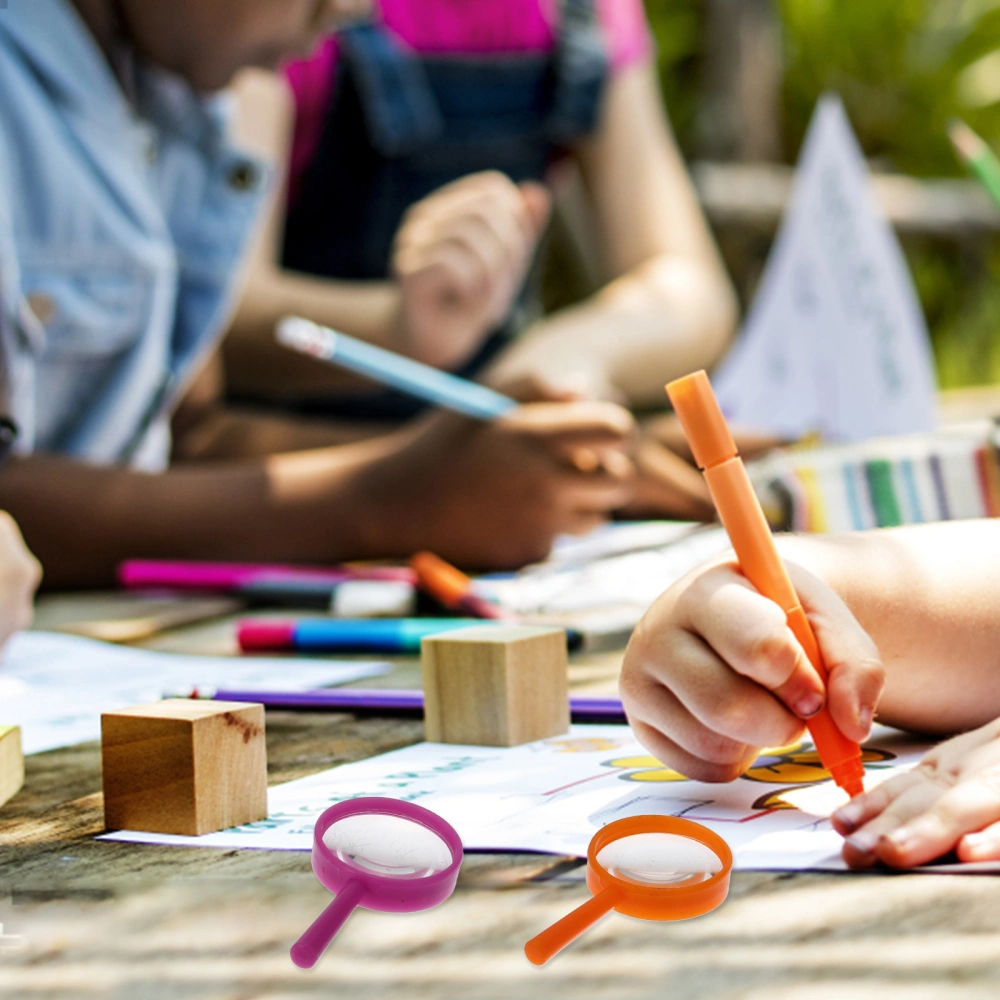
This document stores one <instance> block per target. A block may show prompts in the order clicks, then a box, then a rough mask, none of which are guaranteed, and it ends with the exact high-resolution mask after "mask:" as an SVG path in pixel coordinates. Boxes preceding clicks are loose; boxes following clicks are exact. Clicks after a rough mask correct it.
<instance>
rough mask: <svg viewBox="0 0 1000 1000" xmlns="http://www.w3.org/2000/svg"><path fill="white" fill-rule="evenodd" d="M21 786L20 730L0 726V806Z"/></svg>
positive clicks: (22, 767) (22, 760)
mask: <svg viewBox="0 0 1000 1000" xmlns="http://www.w3.org/2000/svg"><path fill="white" fill-rule="evenodd" d="M23 784H24V754H22V753H21V730H20V729H18V728H17V726H0V806H2V805H3V804H4V803H5V802H7V801H8V800H9V799H12V798H13V797H14V796H15V795H17V793H18V792H19V791H20V790H21V786H22V785H23Z"/></svg>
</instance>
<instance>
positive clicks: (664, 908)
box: [524, 816, 733, 965]
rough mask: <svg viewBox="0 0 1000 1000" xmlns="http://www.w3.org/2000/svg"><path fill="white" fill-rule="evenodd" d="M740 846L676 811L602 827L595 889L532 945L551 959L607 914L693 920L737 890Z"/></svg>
mask: <svg viewBox="0 0 1000 1000" xmlns="http://www.w3.org/2000/svg"><path fill="white" fill-rule="evenodd" d="M732 870H733V852H732V851H731V850H730V849H729V845H728V844H727V843H726V842H725V841H724V840H723V839H722V838H721V837H720V836H719V835H718V834H716V833H713V832H712V831H711V830H709V829H707V828H706V827H703V826H702V825H701V824H699V823H692V822H691V820H687V819H676V818H674V817H673V816H633V817H631V818H629V819H620V820H616V821H615V822H614V823H609V824H608V825H607V826H605V827H603V828H602V829H600V830H598V831H597V833H596V834H594V838H593V839H592V840H591V842H590V846H589V847H588V848H587V887H588V888H589V889H590V891H591V892H592V893H593V894H594V895H593V899H589V900H587V902H586V903H584V904H583V905H582V906H580V907H577V909H575V910H574V911H573V912H572V913H569V914H567V915H566V916H565V917H563V918H562V920H559V921H557V922H556V923H554V924H553V925H552V926H551V927H550V928H549V929H548V930H545V931H542V933H541V934H539V935H538V936H537V937H534V938H532V939H531V940H530V941H529V942H528V943H527V944H526V945H525V946H524V953H525V955H527V956H528V961H530V962H533V963H534V964H535V965H544V964H545V963H546V962H547V961H548V960H549V959H550V958H552V957H553V955H555V954H557V953H558V952H560V951H562V949H563V948H565V947H566V945H568V944H569V943H570V942H572V941H575V940H576V939H577V938H578V937H579V936H580V935H581V934H582V933H583V932H584V931H585V930H586V929H587V928H588V927H591V926H592V925H593V924H595V923H597V921H598V920H600V919H601V917H603V916H604V915H605V914H606V913H609V912H610V911H611V910H617V912H618V913H623V914H625V916H628V917H641V918H642V919H643V920H687V919H688V918H689V917H699V916H701V915H702V914H703V913H708V912H709V911H710V910H714V909H715V908H716V907H717V906H719V905H720V904H721V903H722V902H724V900H725V898H726V896H727V895H728V894H729V876H730V874H731V873H732Z"/></svg>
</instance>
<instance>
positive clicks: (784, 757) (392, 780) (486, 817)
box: [105, 726, 969, 870]
mask: <svg viewBox="0 0 1000 1000" xmlns="http://www.w3.org/2000/svg"><path fill="white" fill-rule="evenodd" d="M927 748H928V744H927V743H924V742H920V741H918V740H915V739H914V738H913V737H911V736H909V735H905V734H903V733H898V732H896V731H894V730H890V729H885V728H881V727H880V728H878V729H877V730H876V732H875V734H874V736H873V738H872V739H871V740H870V741H869V743H868V744H867V745H866V747H865V749H864V762H865V768H866V770H867V774H868V777H867V783H868V787H871V786H872V784H873V783H876V782H879V781H884V780H885V779H886V778H888V777H890V776H891V775H893V774H897V773H899V772H901V771H903V770H907V769H909V768H911V767H913V766H914V765H915V764H916V763H917V761H919V759H920V758H921V756H922V755H923V753H924V752H925V751H926V750H927ZM368 795H378V796H388V797H390V798H397V799H405V800H407V801H411V802H418V803H419V804H420V805H422V806H426V807H427V808H428V809H431V810H433V811H434V812H436V813H438V814H439V815H441V816H442V817H443V818H444V819H446V820H447V821H448V822H449V823H451V824H452V825H453V826H454V827H455V828H456V830H457V831H458V833H459V835H460V836H461V838H462V841H463V843H464V845H465V848H466V850H495V851H542V852H549V853H553V854H566V855H576V856H578V857H583V856H585V855H586V851H587V844H588V843H589V842H590V838H591V837H592V836H593V834H594V833H595V831H597V830H598V829H599V828H600V827H602V826H604V825H605V824H607V823H610V822H611V821H613V820H617V819H622V818H624V817H627V816H636V815H642V814H648V813H652V814H657V815H663V816H682V817H685V818H687V819H692V820H695V821H697V822H699V823H702V824H703V825H705V826H707V827H709V828H710V829H712V830H714V831H715V832H716V833H718V834H719V835H720V836H722V837H723V838H724V839H725V840H726V841H727V842H728V843H729V845H730V847H731V848H732V849H733V855H734V858H735V867H736V868H745V869H746V868H749V869H777V870H799V869H827V870H842V869H843V868H844V864H843V862H842V861H841V860H840V856H839V854H840V845H841V843H842V841H841V838H840V837H839V836H838V834H837V833H836V832H835V831H834V830H833V829H832V827H831V826H830V824H829V822H828V820H827V819H826V817H827V816H828V815H829V814H830V813H831V812H832V811H833V809H835V808H836V807H837V806H839V805H840V804H841V803H842V802H844V801H846V797H845V794H844V793H843V792H841V791H840V790H839V789H837V788H836V786H834V785H833V783H832V782H831V781H829V780H828V776H827V774H826V772H825V771H824V770H823V768H822V765H821V764H820V762H819V759H818V756H817V754H816V751H815V749H814V748H813V746H812V744H811V743H809V742H807V741H803V742H802V743H800V744H796V745H794V746H788V747H781V748H778V749H774V750H769V751H767V752H766V753H765V754H764V755H763V756H761V757H760V758H759V759H758V760H757V762H756V764H755V765H754V766H753V767H752V768H751V769H750V770H749V771H748V772H747V773H746V775H744V776H743V777H742V778H740V779H738V780H736V781H733V782H731V783H729V784H726V785H709V784H704V783H701V782H697V781H688V780H687V779H685V778H684V777H682V776H681V775H680V774H678V773H677V772H676V771H671V770H670V769H669V768H666V767H664V766H663V765H662V764H660V763H659V762H658V761H657V760H656V759H655V758H653V757H651V756H650V755H649V754H648V753H647V752H646V751H645V750H644V749H643V748H642V747H641V746H640V745H639V744H638V743H637V742H636V740H635V738H634V737H633V735H632V731H631V730H630V729H629V728H628V726H574V727H573V728H572V729H571V731H570V732H569V733H568V734H567V735H566V736H562V737H556V738H554V739H549V740H542V741H540V742H537V743H529V744H526V745H525V746H520V747H513V748H510V749H507V748H493V747H471V746H445V745H443V744H435V743H421V744H418V745H416V746H413V747H408V748H406V749H403V750H396V751H393V752H392V753H387V754H383V755H381V756H379V757H374V758H372V759H370V760H366V761H360V762H358V763H354V764H345V765H344V766H342V767H339V768H334V769H333V770H330V771H324V772H322V773H320V774H315V775H312V776H310V777H308V778H302V779H300V780H298V781H292V782H289V783H288V784H285V785H279V786H277V787H275V788H272V789H271V790H270V791H269V793H268V808H269V816H268V818H267V819H266V820H263V821H261V822H258V823H250V824H248V825H247V826H243V827H238V828H236V829H233V830H227V831H225V832H223V833H215V834H209V835H208V836H204V837H176V836H166V835H161V834H145V833H133V832H117V833H111V834H106V835H105V839H109V840H121V841H131V842H137V843H156V844H176V845H183V846H195V847H197V846H202V847H219V848H227V849H238V848H261V849H267V850H298V851H308V850H311V848H312V831H313V826H314V825H315V823H316V820H317V819H318V817H319V815H320V813H321V812H322V811H323V810H324V809H326V808H328V807H329V806H331V805H334V804H335V803H337V802H342V801H344V800H346V799H354V798H360V797H362V796H368ZM953 867H955V868H956V869H958V868H959V867H961V868H965V869H967V868H968V867H969V866H953Z"/></svg>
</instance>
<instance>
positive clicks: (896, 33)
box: [646, 0, 1000, 386]
mask: <svg viewBox="0 0 1000 1000" xmlns="http://www.w3.org/2000/svg"><path fill="white" fill-rule="evenodd" d="M735 2H737V3H738V2H739V0H735ZM774 4H775V7H776V9H777V11H778V13H779V15H780V17H781V22H782V29H783V46H784V58H785V83H784V93H783V106H782V109H781V114H782V130H783V137H784V157H785V160H786V162H789V163H791V162H794V160H795V157H796V155H797V152H798V149H799V146H800V144H801V141H802V137H803V135H804V133H805V130H806V126H807V125H808V122H809V119H810V117H811V115H812V111H813V107H814V105H815V103H816V99H817V97H818V96H819V95H820V94H821V93H822V92H823V91H824V90H836V91H837V92H838V93H840V95H841V96H842V97H843V99H844V102H845V104H846V106H847V110H848V113H849V114H850V116H851V120H852V122H853V123H854V126H855V129H856V131H857V133H858V137H859V139H860V140H861V143H862V146H863V147H864V149H865V152H866V153H867V155H868V156H870V157H872V158H873V159H874V160H876V161H877V162H878V165H879V166H880V167H885V168H886V169H889V170H896V171H902V172H905V173H910V174H914V175H917V176H922V177H942V176H961V175H962V173H963V171H962V168H961V166H960V165H959V164H958V162H957V161H956V159H955V155H954V153H953V152H952V149H951V146H950V144H949V142H948V140H947V137H946V134H945V129H946V126H947V123H948V120H949V119H950V118H952V117H953V116H955V115H958V116H959V117H961V118H963V119H964V120H965V121H967V122H968V123H969V124H970V125H971V126H972V127H973V128H974V129H975V130H976V131H977V132H979V133H980V134H981V135H982V136H983V137H984V138H986V139H987V141H990V142H991V143H993V145H994V146H995V147H998V146H1000V0H774ZM646 8H647V12H648V14H649V17H650V21H651V23H652V24H653V28H654V31H655V33H656V36H657V41H658V44H659V51H660V70H661V76H662V80H663V88H664V93H665V96H666V99H667V102H668V106H669V108H670V113H671V117H672V119H673V122H674V125H675V127H676V129H677V131H678V135H679V137H680V140H681V143H682V145H683V146H684V148H685V151H686V152H687V153H688V154H689V155H691V156H694V157H697V156H698V155H699V149H698V115H699V109H700V94H701V87H700V79H701V71H702V65H703V58H704V50H705V43H706V38H705V9H704V8H705V4H704V0H646ZM906 251H907V255H908V258H909V260H910V264H911V267H912V270H913V273H914V277H915V279H916V282H917V286H918V288H919V291H920V295H921V299H922V301H923V304H924V308H925V311H926V314H927V318H928V322H929V323H930V326H931V330H932V335H933V338H934V346H935V351H936V354H937V359H938V368H939V377H940V380H941V383H942V385H944V386H954V385H964V384H975V383H983V382H1000V240H986V241H982V242H979V243H978V244H977V243H973V244H972V245H969V243H968V242H965V243H962V244H960V243H958V242H957V241H944V240H938V241H933V240H911V241H907V243H906Z"/></svg>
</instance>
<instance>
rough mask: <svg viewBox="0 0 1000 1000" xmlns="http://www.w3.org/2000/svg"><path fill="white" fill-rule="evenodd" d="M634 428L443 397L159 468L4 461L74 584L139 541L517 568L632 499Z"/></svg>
mask: <svg viewBox="0 0 1000 1000" xmlns="http://www.w3.org/2000/svg"><path fill="white" fill-rule="evenodd" d="M631 432H632V420H631V418H630V417H629V415H628V414H627V413H626V412H625V411H623V410H620V409H619V408H617V407H615V406H612V405H610V404H605V403H536V404H530V405H527V406H523V407H520V408H519V409H517V410H515V411H514V412H513V413H512V414H510V415H509V416H506V417H504V418H502V419H500V420H497V421H495V422H493V423H490V424H483V423H479V422H477V421H471V420H466V419H464V418H460V417H456V416H454V415H452V414H446V413H435V414H432V415H431V416H429V417H427V418H426V419H424V420H422V421H420V422H419V423H417V424H415V425H413V426H411V427H409V428H406V429H404V430H402V431H399V432H397V433H395V434H392V435H388V436H384V437H380V438H372V439H369V440H367V441H363V442H358V443H356V444H349V445H342V446H340V447H331V448H319V449H313V450H310V451H300V452H288V453H284V454H277V455H272V456H270V457H265V458H246V459H240V460H236V459H234V460H229V461H226V460H224V459H222V458H221V457H218V456H217V457H216V458H214V459H202V460H200V461H196V462H187V463H181V464H178V465H175V466H173V467H172V468H171V469H170V470H169V471H168V472H165V473H163V474H160V475H149V474H144V473H139V472H133V471H129V470H126V469H122V468H115V467H93V466H87V465H83V464H81V463H78V462H73V461H69V460H66V459H60V458H54V457H48V456H32V457H28V458H21V459H15V460H13V461H12V462H11V463H10V465H9V466H8V467H7V468H5V470H4V475H3V477H2V479H0V502H2V503H3V504H4V505H6V506H7V507H8V508H9V509H10V510H11V512H12V513H13V514H14V515H15V516H16V517H17V518H18V520H19V522H20V524H21V526H22V528H23V530H24V533H25V537H26V538H27V539H28V541H29V543H30V544H31V546H32V548H33V549H34V551H35V552H36V553H37V555H38V557H39V558H40V559H41V562H42V565H43V566H44V567H45V570H46V576H47V579H48V581H49V582H50V583H51V584H52V585H53V586H60V587H73V586H77V587H78V586H93V585H101V584H107V583H110V582H111V581H112V580H113V577H114V569H115V567H116V565H117V564H118V563H119V562H120V561H121V560H123V559H126V558H129V557H137V556H145V557H150V558H156V557H176V558H204V559H251V560H288V561H302V562H329V561H336V560H342V559H365V558H380V557H398V558H402V557H407V556H409V555H411V554H412V553H413V552H415V551H417V550H418V549H421V548H427V549H431V550H433V551H437V552H439V553H440V554H441V556H442V557H444V558H446V559H448V560H449V561H452V562H457V563H459V564H462V565H464V566H467V567H470V568H497V569H500V568H513V567H516V566H520V565H523V564H524V563H526V562H530V561H532V560H536V559H539V558H542V557H544V556H545V555H546V554H547V552H548V550H549V547H550V546H551V544H552V541H553V539H554V538H555V537H556V535H558V534H560V533H562V532H582V531H586V530H588V529H590V528H592V527H595V526H596V525H597V524H598V523H600V521H601V520H603V519H604V518H605V517H606V516H607V513H608V512H609V511H611V510H614V509H615V508H617V507H619V506H621V504H622V503H623V502H626V501H627V500H628V498H629V497H630V495H631V490H632V486H631V465H630V463H629V461H628V459H627V458H626V457H625V454H624V452H623V448H624V444H625V442H626V440H627V438H628V437H629V436H630V434H631ZM587 456H594V461H593V462H592V463H591V465H590V467H589V468H584V469H581V466H585V463H584V462H583V461H582V458H586V457H587ZM597 456H600V457H601V459H603V461H598V460H597Z"/></svg>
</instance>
